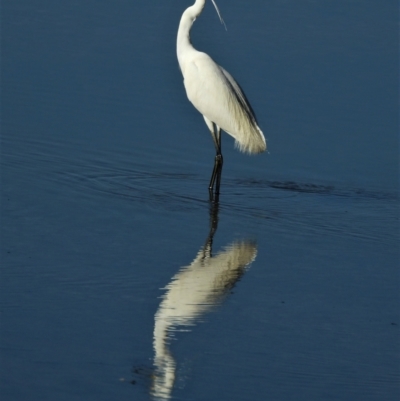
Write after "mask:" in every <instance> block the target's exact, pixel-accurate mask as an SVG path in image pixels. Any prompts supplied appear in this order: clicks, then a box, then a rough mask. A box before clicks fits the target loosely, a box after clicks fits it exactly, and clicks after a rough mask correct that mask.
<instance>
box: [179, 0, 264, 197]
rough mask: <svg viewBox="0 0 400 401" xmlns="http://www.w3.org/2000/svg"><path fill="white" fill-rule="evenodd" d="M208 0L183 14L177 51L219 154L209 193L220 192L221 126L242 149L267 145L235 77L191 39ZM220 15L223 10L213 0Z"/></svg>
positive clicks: (194, 101) (261, 148) (189, 89)
mask: <svg viewBox="0 0 400 401" xmlns="http://www.w3.org/2000/svg"><path fill="white" fill-rule="evenodd" d="M205 2H206V0H196V1H195V3H194V4H193V5H192V6H191V7H189V8H187V9H186V10H185V11H184V12H183V14H182V17H181V21H180V23H179V29H178V37H177V46H176V50H177V55H178V61H179V66H180V69H181V71H182V75H183V81H184V85H185V89H186V94H187V97H188V99H189V100H190V102H191V103H192V104H193V106H194V107H195V108H196V109H197V110H198V111H199V112H200V113H201V114H202V115H203V117H204V120H205V122H206V124H207V126H208V128H209V129H210V131H211V135H212V138H213V140H214V144H215V149H216V156H215V163H214V169H213V172H212V175H211V181H210V185H209V191H210V197H211V198H212V197H213V191H214V184H215V194H216V195H217V196H218V194H219V186H220V177H221V169H222V162H223V159H222V153H221V129H222V130H223V131H225V132H226V133H228V134H229V135H231V136H232V137H233V138H235V145H236V146H237V147H238V148H239V150H241V151H243V152H247V153H250V154H252V153H261V152H264V151H265V150H266V148H267V145H266V142H265V138H264V135H263V133H262V131H261V129H260V128H259V127H258V124H257V120H256V117H255V115H254V112H253V109H252V108H251V106H250V103H249V102H248V100H247V98H246V95H245V94H244V92H243V90H242V89H241V88H240V86H239V84H238V83H237V82H236V81H235V80H234V79H233V77H232V76H231V75H230V74H229V73H228V72H227V71H226V70H224V69H223V68H222V67H221V66H219V65H218V64H216V63H215V62H214V61H213V60H212V58H211V57H210V56H208V55H207V54H206V53H203V52H199V51H197V50H196V49H195V48H194V47H193V46H192V44H191V42H190V30H191V28H192V25H193V23H194V21H195V20H196V18H197V17H198V16H199V15H200V14H201V12H202V11H203V8H204V5H205ZM212 3H213V4H214V7H215V9H216V11H217V13H218V16H219V18H220V20H221V22H222V23H223V20H222V18H221V14H220V12H219V10H218V7H217V5H216V4H215V2H214V0H212Z"/></svg>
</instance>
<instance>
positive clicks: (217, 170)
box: [208, 123, 224, 200]
mask: <svg viewBox="0 0 400 401" xmlns="http://www.w3.org/2000/svg"><path fill="white" fill-rule="evenodd" d="M211 134H212V137H213V140H214V144H215V150H216V155H215V161H214V169H213V172H212V174H211V180H210V185H209V186H208V190H209V193H210V199H211V200H213V199H214V194H215V196H216V197H218V196H219V187H220V185H221V172H222V164H223V162H224V159H223V157H222V151H221V128H219V127H218V126H217V125H215V124H214V123H213V130H212V132H211ZM214 184H215V191H214Z"/></svg>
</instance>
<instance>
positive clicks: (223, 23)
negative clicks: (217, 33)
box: [211, 0, 228, 31]
mask: <svg viewBox="0 0 400 401" xmlns="http://www.w3.org/2000/svg"><path fill="white" fill-rule="evenodd" d="M211 1H212V3H213V4H214V7H215V10H216V11H217V14H218V17H219V20H220V21H221V24H222V25H223V26H224V27H225V30H226V31H227V30H228V29H227V28H226V25H225V21H224V20H223V19H222V17H221V13H220V12H219V9H218V6H217V4H216V3H215V1H214V0H211Z"/></svg>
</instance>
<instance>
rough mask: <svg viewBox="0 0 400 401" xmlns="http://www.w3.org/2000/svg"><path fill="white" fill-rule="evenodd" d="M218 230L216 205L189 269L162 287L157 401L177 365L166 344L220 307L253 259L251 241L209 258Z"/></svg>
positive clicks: (157, 319)
mask: <svg viewBox="0 0 400 401" xmlns="http://www.w3.org/2000/svg"><path fill="white" fill-rule="evenodd" d="M217 226H218V201H214V202H212V203H211V206H210V232H209V235H208V237H207V240H206V243H205V245H204V246H202V247H201V249H200V250H199V252H198V253H197V256H196V257H195V259H194V260H193V262H192V263H191V264H190V265H189V266H184V267H182V268H181V269H180V270H179V272H178V273H177V274H176V275H175V276H174V277H173V278H172V280H171V282H170V283H169V284H168V285H167V286H166V287H165V289H166V290H167V291H166V293H165V294H164V296H163V297H162V302H161V304H160V306H159V308H158V310H157V312H156V315H155V326H154V342H153V345H154V353H155V358H154V365H155V373H154V375H153V379H152V387H151V393H152V396H153V397H154V398H155V399H157V400H166V399H169V398H170V397H171V392H172V389H173V386H174V381H175V371H176V362H175V360H174V358H173V356H172V354H171V352H170V350H169V344H170V342H171V340H172V339H173V338H174V337H175V333H176V332H177V331H179V330H180V331H183V330H185V331H189V330H190V329H188V326H189V327H190V326H194V325H195V323H196V321H198V320H199V319H200V317H201V316H202V315H203V314H204V313H205V312H207V311H208V310H210V309H211V308H212V307H214V306H215V305H218V304H219V303H221V301H222V300H223V299H224V297H225V296H226V295H227V294H229V293H230V290H231V289H232V287H233V286H234V285H235V284H236V282H237V281H238V280H239V279H240V277H241V276H242V275H243V274H244V272H245V271H246V269H247V268H248V266H249V265H250V263H251V262H252V261H253V260H254V259H255V257H256V254H257V246H256V244H255V242H254V241H237V242H233V243H232V244H230V245H228V246H226V247H225V248H224V249H223V250H221V251H220V252H218V253H217V254H216V255H213V254H212V243H213V237H214V234H215V232H216V229H217ZM184 327H186V329H184Z"/></svg>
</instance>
